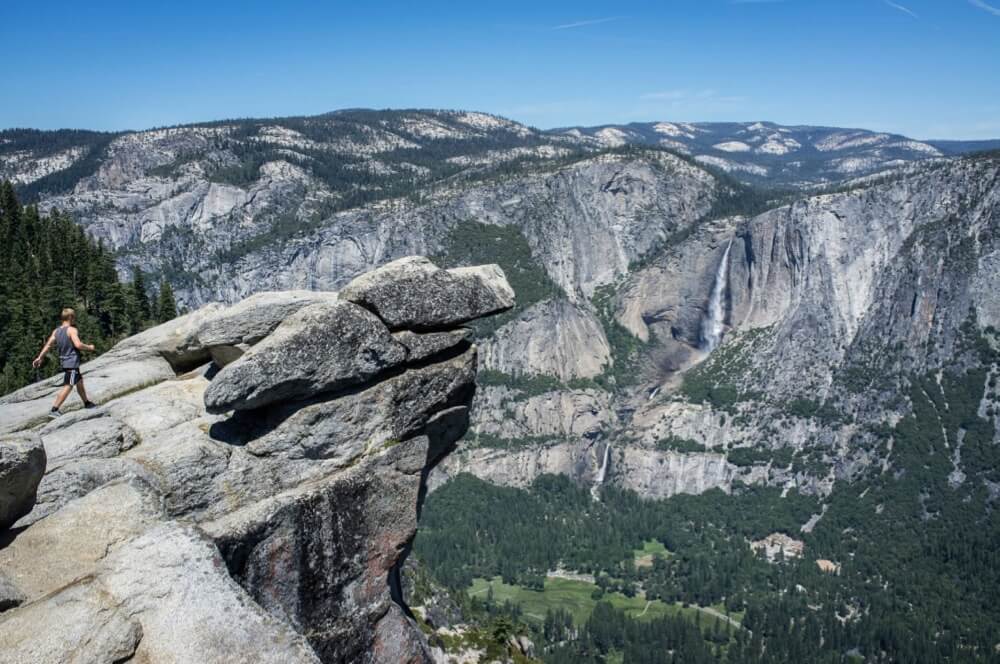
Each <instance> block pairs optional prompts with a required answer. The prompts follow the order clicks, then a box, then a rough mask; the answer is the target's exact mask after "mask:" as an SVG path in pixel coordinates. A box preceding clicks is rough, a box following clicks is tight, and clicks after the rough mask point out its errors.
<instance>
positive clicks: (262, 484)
mask: <svg viewBox="0 0 1000 664" xmlns="http://www.w3.org/2000/svg"><path fill="white" fill-rule="evenodd" d="M491 273H492V274H494V278H495V279H496V280H497V284H499V285H502V286H503V287H505V288H507V289H508V290H509V286H506V282H505V281H503V274H502V272H495V271H492V268H491ZM501 282H502V283H501ZM317 299H319V300H321V301H316V300H317ZM257 300H258V303H259V304H261V307H259V308H258V307H255V306H248V305H243V306H240V305H237V306H236V307H232V308H230V309H220V308H219V307H210V308H208V309H207V310H204V311H198V312H195V313H194V314H191V315H189V316H187V317H185V318H181V319H178V320H176V321H173V322H171V323H167V324H164V325H161V326H160V327H158V328H154V329H152V330H149V331H148V332H145V333H143V334H142V335H139V336H138V337H134V338H131V339H128V340H126V341H125V342H123V343H122V344H120V345H119V346H118V347H116V349H114V350H112V351H111V352H109V353H108V354H106V355H104V356H102V357H101V358H99V359H98V360H96V361H95V362H92V363H90V365H89V366H85V367H84V368H83V370H84V371H86V372H87V376H88V381H89V380H90V378H91V376H94V377H95V378H98V377H100V378H101V380H95V381H94V383H95V386H94V387H93V388H92V389H93V390H94V392H95V394H97V395H98V398H99V399H100V401H101V406H100V407H99V408H98V409H97V410H89V411H78V412H71V413H69V414H67V415H65V416H63V417H61V418H59V419H57V420H55V421H53V422H51V423H47V424H44V425H41V424H40V423H37V422H36V421H35V420H36V418H35V416H34V413H35V411H36V409H37V407H38V406H37V404H38V402H43V403H44V402H48V401H49V400H50V399H51V397H52V393H53V391H54V390H55V389H56V386H54V385H48V384H39V385H33V386H30V387H28V388H25V389H24V390H21V391H20V392H17V393H14V394H12V395H9V396H8V397H6V398H5V400H4V404H3V406H2V407H3V408H4V409H5V413H7V414H9V415H10V418H11V421H12V422H14V424H11V425H10V426H11V427H12V428H18V429H21V430H22V431H23V432H20V433H17V434H12V435H8V436H5V437H4V439H3V440H4V441H5V442H6V441H7V440H9V439H11V438H12V437H18V438H26V437H31V438H32V439H33V440H35V441H37V442H38V448H39V450H41V449H42V445H44V447H45V449H46V450H47V451H48V452H49V458H50V463H49V466H48V468H47V470H46V472H45V475H44V477H43V478H42V481H41V484H40V485H39V488H38V501H37V504H36V505H35V507H34V509H33V510H31V511H30V512H29V513H27V514H25V515H23V516H22V515H21V514H18V515H17V516H21V519H20V521H19V522H18V524H17V525H18V526H19V527H21V528H22V529H21V530H20V531H19V532H17V536H16V537H7V536H3V537H2V539H0V541H2V544H0V569H2V570H3V577H2V578H0V606H2V607H3V609H4V610H3V612H2V613H0V662H5V663H6V662H15V661H16V662H23V661H33V662H41V663H44V662H65V661H88V662H91V661H93V662H109V663H110V662H117V661H124V660H126V659H133V660H135V661H144V662H151V663H157V662H163V663H167V662H171V663H172V662H182V661H183V662H188V661H199V662H220V663H221V662H231V661H265V662H393V663H395V662H427V661H430V654H429V650H428V648H427V645H426V642H425V641H424V639H423V637H422V635H421V634H420V631H419V630H418V629H417V628H416V625H415V624H414V623H413V622H412V620H411V619H410V618H409V617H408V610H407V609H406V608H405V606H403V605H402V598H401V595H400V593H399V592H398V588H399V568H400V565H401V564H402V562H403V559H404V558H405V552H406V551H407V550H408V547H409V543H410V541H411V540H412V538H413V536H414V535H415V533H416V527H417V523H416V517H417V509H418V501H419V500H420V496H421V495H422V493H423V492H424V491H425V488H424V485H425V481H426V478H427V475H428V474H429V473H430V471H431V469H432V468H433V467H434V465H436V464H437V463H438V461H439V460H440V459H441V458H442V457H443V456H444V455H445V454H446V453H447V452H448V451H449V450H450V449H451V448H452V447H453V446H454V444H455V442H456V441H457V440H458V439H459V438H460V437H461V436H462V434H463V433H464V432H465V430H466V428H467V427H468V421H469V418H468V413H469V407H470V405H471V401H472V396H473V392H474V388H475V375H476V371H475V369H476V349H475V346H473V345H471V344H470V343H469V342H468V340H467V339H466V333H465V332H464V331H463V330H450V329H447V325H443V324H441V323H440V321H430V320H428V321H420V320H415V321H414V326H415V327H419V328H425V327H431V326H434V327H444V328H445V329H444V330H442V331H441V332H438V333H434V334H435V335H441V336H440V337H434V338H432V339H429V340H428V339H426V338H425V337H427V336H428V335H425V334H422V333H416V332H413V331H411V330H402V331H400V332H398V333H397V336H399V337H401V338H403V339H404V340H407V341H409V345H405V344H404V343H401V342H398V341H396V340H395V339H394V338H393V335H392V334H390V332H389V329H388V327H387V326H386V323H385V322H383V321H382V320H381V319H379V318H378V317H376V316H375V315H374V314H372V313H370V312H368V311H366V310H365V309H362V308H361V307H359V306H357V305H355V304H351V303H349V302H337V301H336V298H333V297H331V296H320V295H315V296H304V295H303V294H301V293H289V294H287V296H286V295H284V294H281V293H271V294H268V295H267V296H262V297H259V298H257ZM495 308H496V307H492V308H491V309H490V310H495ZM344 311H348V312H349V313H348V314H347V316H348V317H349V318H351V320H353V321H357V320H362V319H363V327H364V329H365V334H362V335H353V336H352V335H351V334H347V333H343V334H338V333H337V330H336V329H331V325H332V324H333V323H336V320H334V321H333V323H331V322H330V321H329V320H327V319H326V318H324V316H327V315H330V314H336V315H334V316H333V318H334V319H337V320H339V319H338V318H337V317H338V316H341V315H344V314H343V312H344ZM338 312H339V313H338ZM469 316H473V314H472V313H470V314H469ZM282 317H283V318H282ZM334 327H335V326H334ZM352 329H353V328H352ZM320 331H322V332H325V334H326V335H327V338H329V337H330V335H331V334H332V335H333V337H334V338H335V341H336V343H335V344H334V345H336V344H340V346H338V347H337V348H333V347H332V346H331V344H329V343H327V344H325V345H324V346H323V347H316V348H313V349H312V351H315V352H310V353H308V354H307V355H304V356H303V357H302V358H299V360H300V361H297V362H294V363H289V364H287V365H286V366H285V367H284V373H283V374H281V380H284V381H286V383H288V384H292V385H294V386H295V389H294V390H286V391H284V392H280V391H279V392H280V393H276V392H275V391H274V390H272V391H271V392H270V395H271V397H272V398H270V399H267V400H265V401H262V402H255V403H252V404H251V403H249V402H248V401H247V400H246V399H244V400H243V401H239V402H238V403H239V405H240V406H241V407H242V409H241V410H237V411H232V410H228V409H229V408H231V407H232V406H233V405H236V403H237V402H233V403H227V404H226V407H225V408H223V407H222V406H219V407H218V408H209V407H208V406H207V404H209V403H216V402H215V401H212V397H211V394H212V391H213V387H214V386H215V385H216V384H219V385H226V386H227V387H226V389H227V390H230V391H231V390H234V389H237V388H240V387H245V386H244V385H243V383H244V382H245V381H247V380H252V379H256V378H260V379H262V380H263V379H264V378H265V377H267V373H268V372H261V371H257V372H254V371H250V372H248V373H241V371H240V367H241V366H246V365H249V364H251V363H252V362H254V361H259V359H257V360H255V358H260V357H262V356H265V354H266V353H273V354H275V355H276V356H277V355H280V353H281V351H282V349H284V351H285V352H286V353H289V354H290V355H294V352H293V351H294V350H295V348H294V347H295V345H296V344H297V343H299V340H300V339H302V338H303V337H306V338H312V337H313V336H314V335H315V334H316V333H317V332H320ZM372 338H377V339H378V340H379V341H380V343H382V344H383V345H382V346H381V347H383V348H390V349H393V352H394V353H395V355H394V356H393V357H395V358H396V359H395V361H394V362H392V363H391V364H386V365H384V366H380V367H378V369H377V370H370V367H369V366H368V365H367V364H364V363H363V362H362V363H350V362H345V361H343V360H344V358H348V357H350V351H351V349H352V347H353V348H354V352H355V354H356V355H358V356H362V357H364V356H367V355H369V353H367V352H366V350H365V349H367V348H369V346H370V345H371V344H366V340H370V339H372ZM421 339H423V342H421V341H420V340H421ZM234 343H239V344H246V345H248V347H249V349H248V350H247V352H246V354H245V355H243V356H242V357H241V358H240V359H238V360H236V361H235V362H233V363H232V364H230V365H229V366H227V367H225V368H223V369H221V370H220V369H218V368H217V367H216V366H214V365H211V364H208V363H206V364H204V365H203V366H201V367H198V368H196V369H194V370H189V371H183V372H181V373H178V372H177V370H175V368H174V367H179V368H180V367H183V366H184V365H187V364H189V363H190V362H192V361H194V359H195V358H197V359H203V360H204V359H205V358H207V357H208V351H209V344H213V345H215V346H219V345H230V344H234ZM411 348H417V349H419V352H418V353H416V354H415V356H414V359H413V361H412V362H408V361H407V358H408V356H409V353H410V352H411V351H410V350H409V349H411ZM125 357H132V360H133V361H132V362H131V363H129V362H124V361H123V362H122V364H121V365H120V366H119V365H116V364H115V362H114V361H113V360H114V359H116V358H117V359H121V358H125ZM168 357H169V358H170V359H169V360H168V359H167V358H168ZM331 358H340V359H341V362H340V363H339V364H338V368H337V371H339V372H341V374H343V375H342V376H341V375H340V374H338V376H339V378H337V380H340V381H341V382H336V381H334V382H330V381H326V382H324V381H322V380H318V379H317V376H323V375H324V371H326V369H325V367H328V366H329V365H330V362H331ZM155 360H158V361H159V362H161V363H162V364H154V361H155ZM136 362H145V363H148V364H147V366H150V367H155V370H153V371H148V372H145V373H142V374H140V375H137V376H127V375H119V374H120V372H129V371H131V370H132V369H133V367H134V366H135V363H136ZM276 366H277V365H276ZM157 372H162V373H157ZM147 382H148V383H151V384H148V385H146V384H145V383H147ZM276 384H277V383H276ZM88 387H90V385H88ZM251 392H252V390H251ZM219 403H221V402H219ZM212 410H221V411H222V412H218V413H213V412H211V411H212ZM84 636H87V637H88V638H84Z"/></svg>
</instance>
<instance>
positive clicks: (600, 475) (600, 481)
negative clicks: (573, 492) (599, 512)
mask: <svg viewBox="0 0 1000 664" xmlns="http://www.w3.org/2000/svg"><path fill="white" fill-rule="evenodd" d="M610 460H611V446H610V445H606V446H605V447H604V460H603V461H601V467H600V468H598V469H597V476H596V477H594V485H593V486H592V487H591V488H590V494H591V495H592V496H593V497H594V500H598V499H600V497H601V486H603V485H604V480H605V479H607V476H608V461H610Z"/></svg>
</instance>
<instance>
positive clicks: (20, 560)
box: [0, 480, 163, 601]
mask: <svg viewBox="0 0 1000 664" xmlns="http://www.w3.org/2000/svg"><path fill="white" fill-rule="evenodd" d="M162 517H163V510H162V508H161V507H160V497H159V495H158V494H156V493H155V492H154V491H153V490H152V489H151V488H150V487H149V485H147V484H145V483H144V482H141V481H139V480H132V481H128V482H115V483H112V484H107V485H105V486H103V487H101V488H100V489H97V490H96V491H93V492H91V493H89V494H87V495H86V496H84V497H83V498H80V499H78V500H74V501H72V502H70V503H67V504H66V505H65V506H64V507H63V508H62V509H60V510H59V511H57V512H56V513H54V514H52V515H51V516H49V517H47V518H45V519H42V520H41V521H39V522H38V523H36V524H34V525H32V526H31V527H30V528H28V529H27V530H25V531H24V532H22V533H20V534H19V535H18V536H17V537H16V538H15V539H14V541H13V542H11V543H10V544H9V545H7V546H6V547H5V548H3V549H0V569H3V570H4V572H5V573H6V574H7V575H8V577H9V578H10V580H11V581H12V582H13V583H14V584H16V585H17V587H18V588H19V589H20V590H21V591H22V592H23V593H24V594H25V596H27V598H28V601H32V600H35V599H37V598H39V597H41V596H42V595H45V594H47V593H50V592H52V591H54V590H57V589H59V588H61V587H63V586H65V585H67V584H69V583H71V582H73V581H75V580H77V579H81V578H83V577H86V576H88V575H91V574H93V572H94V570H95V568H96V566H97V563H98V562H100V561H101V559H103V558H104V557H105V556H106V555H107V554H108V552H109V551H111V550H112V549H114V547H115V546H117V545H119V544H121V543H123V542H125V541H127V540H128V539H129V538H131V537H134V536H136V535H138V534H140V533H142V532H144V531H145V530H146V529H147V528H149V527H150V526H151V525H153V524H154V523H156V522H157V521H159V520H160V519H161V518H162Z"/></svg>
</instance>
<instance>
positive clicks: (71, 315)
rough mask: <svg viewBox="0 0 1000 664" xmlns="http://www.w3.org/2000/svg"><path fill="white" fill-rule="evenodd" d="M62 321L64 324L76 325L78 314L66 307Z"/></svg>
mask: <svg viewBox="0 0 1000 664" xmlns="http://www.w3.org/2000/svg"><path fill="white" fill-rule="evenodd" d="M62 321H63V322H64V323H75V322H76V312H75V311H73V310H72V309H70V308H69V307H66V308H65V309H63V310H62Z"/></svg>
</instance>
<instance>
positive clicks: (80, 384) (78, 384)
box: [76, 378, 89, 403]
mask: <svg viewBox="0 0 1000 664" xmlns="http://www.w3.org/2000/svg"><path fill="white" fill-rule="evenodd" d="M76 393H77V394H79V395H80V398H81V399H83V403H87V402H88V401H89V399H87V390H85V389H83V379H82V378H81V379H80V380H78V381H76Z"/></svg>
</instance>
